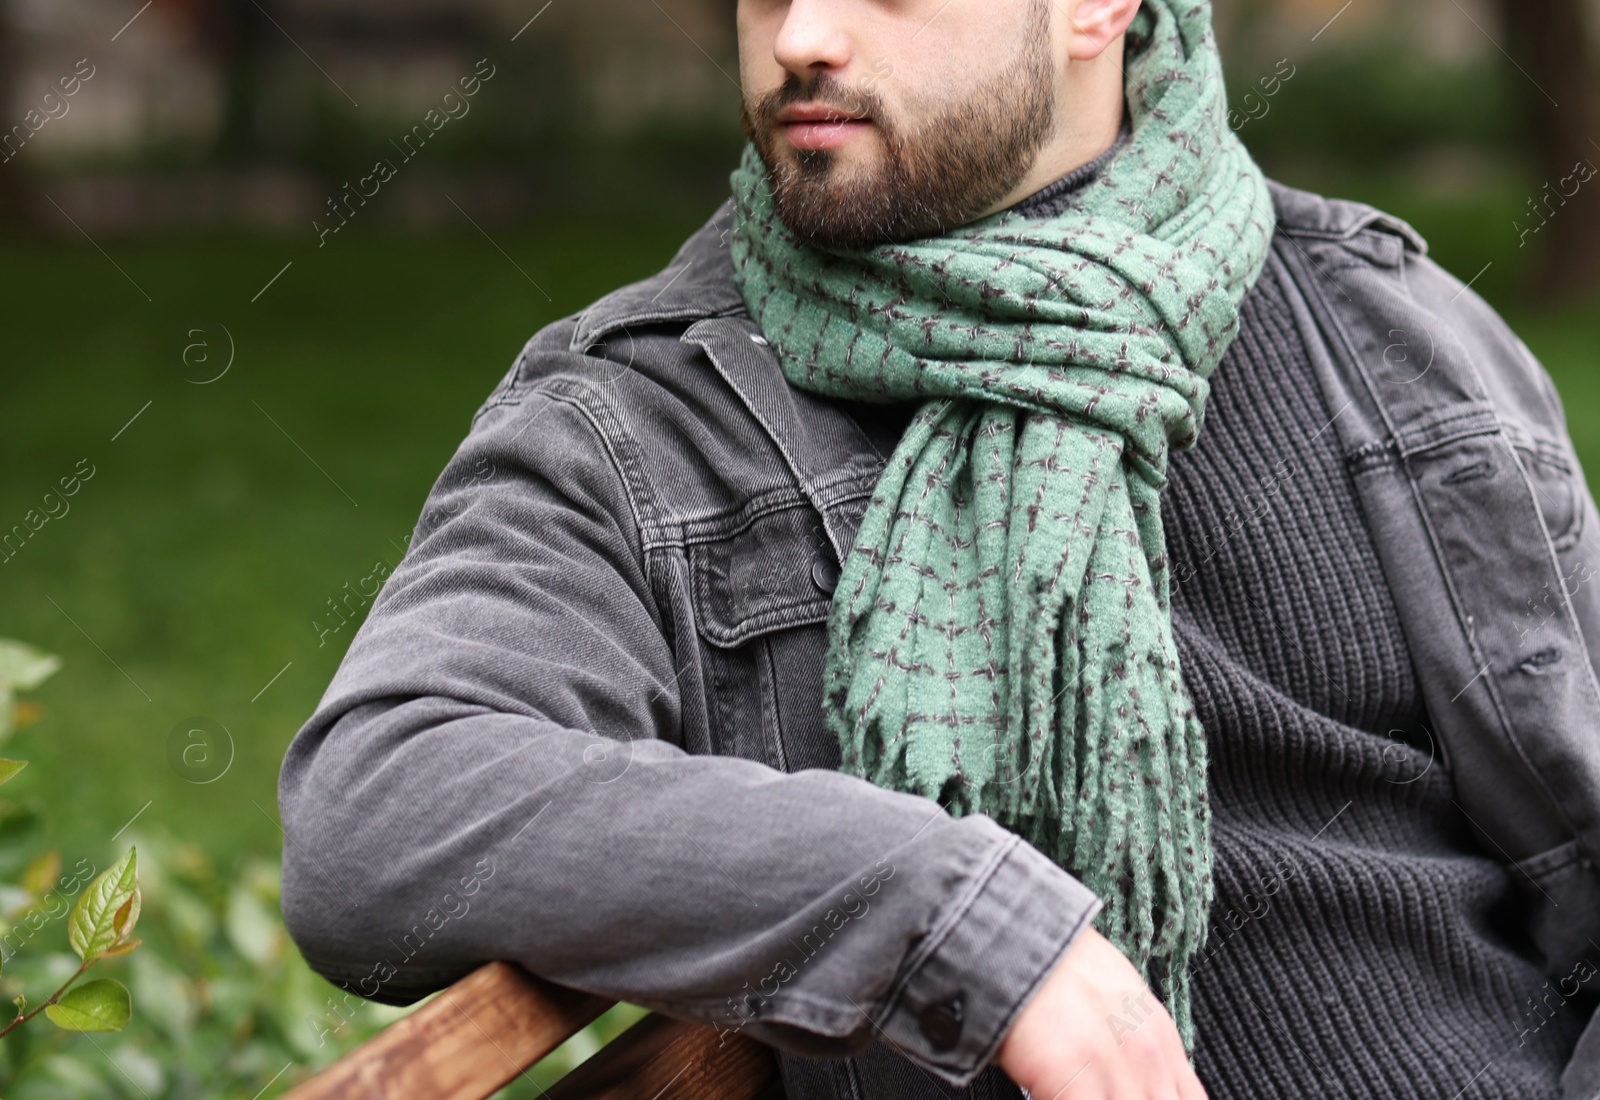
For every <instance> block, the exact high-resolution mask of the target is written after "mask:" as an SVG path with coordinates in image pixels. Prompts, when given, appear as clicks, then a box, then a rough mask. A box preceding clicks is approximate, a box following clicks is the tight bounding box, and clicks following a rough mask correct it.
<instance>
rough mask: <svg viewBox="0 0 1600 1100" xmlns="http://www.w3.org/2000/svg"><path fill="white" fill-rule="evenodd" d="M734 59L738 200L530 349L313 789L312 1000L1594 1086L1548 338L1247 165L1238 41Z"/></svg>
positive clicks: (1196, 20) (1583, 712)
mask: <svg viewBox="0 0 1600 1100" xmlns="http://www.w3.org/2000/svg"><path fill="white" fill-rule="evenodd" d="M738 28H739V41H740V52H741V71H742V75H743V86H744V94H745V102H744V107H745V109H744V125H745V129H746V132H747V133H748V134H749V136H750V138H751V146H750V147H749V149H747V151H746V155H745V157H744V159H743V161H742V163H741V164H740V166H739V168H738V170H737V171H735V173H734V174H733V178H732V183H733V189H734V197H733V199H732V200H730V202H728V203H726V204H724V206H723V207H722V209H720V210H719V211H718V212H717V213H716V214H715V215H714V216H713V217H712V219H711V220H710V221H709V222H708V223H707V224H706V226H705V227H704V228H703V229H702V230H700V231H699V232H698V233H697V234H696V235H695V236H694V237H693V238H691V239H690V241H689V242H687V243H686V244H685V245H684V247H683V249H682V250H680V252H679V254H678V256H677V257H675V258H674V260H673V262H672V263H671V264H670V265H669V266H668V267H667V268H666V269H665V270H664V271H663V272H661V274H660V275H658V276H655V277H653V278H651V279H648V280H645V281H644V282H642V283H639V284H635V285H634V286H631V287H626V288H623V289H621V290H619V291H617V292H616V293H614V294H612V295H609V296H607V297H606V298H604V299H602V300H601V301H599V302H597V303H595V304H594V305H592V306H591V307H590V308H589V309H587V310H585V311H583V312H582V313H581V314H575V315H573V316H571V317H568V318H564V319H563V320H561V321H559V322H557V323H555V324H553V325H551V326H549V327H547V328H546V329H544V330H543V331H541V332H540V333H538V334H537V335H536V336H534V338H533V339H532V340H531V341H530V342H529V343H528V345H527V347H526V348H524V350H523V352H522V354H521V355H520V356H519V357H518V359H517V361H516V363H515V364H514V365H513V367H512V369H511V371H510V372H509V373H508V374H507V376H506V378H505V380H504V381H503V382H502V384H501V385H500V386H499V388H498V389H496V391H495V392H494V394H493V395H491V397H490V398H489V400H488V401H487V402H486V403H485V404H484V406H483V407H482V408H481V409H480V410H479V412H478V414H477V416H476V418H475V419H474V422H473V427H472V431H471V432H470V434H469V435H468V436H467V439H466V441H465V442H464V443H463V444H462V447H461V449H460V450H459V452H458V453H457V455H456V457H455V458H454V459H453V460H452V461H451V463H450V465H449V466H448V467H447V469H446V470H445V472H444V474H443V476H442V477H441V478H440V480H439V482H438V484H437V485H436V486H435V488H434V490H433V493H432V495H431V497H430V499H429V501H428V505H427V507H426V508H425V510H424V514H423V518H422V521H421V523H420V524H419V527H418V530H417V533H416V535H415V537H414V540H413V542H412V544H411V547H410V549H409V552H408V554H407V557H406V560H405V561H404V562H403V563H402V565H401V566H400V568H399V569H397V570H396V572H395V574H394V575H393V577H392V578H391V579H390V580H389V582H388V584H387V586H386V588H385V590H384V592H383V594H382V596H381V597H380V599H379V600H378V601H377V602H376V604H375V605H374V608H373V611H372V613H371V616H370V617H369V619H368V620H367V622H366V623H365V624H364V625H363V627H362V628H361V631H360V632H359V634H358V635H357V637H356V638H355V640H354V641H353V643H352V645H351V648H350V651H349V653H348V655H347V656H346V658H345V661H344V664H343V666H342V667H341V669H340V670H339V673H338V675H337V676H336V677H335V680H334V682H333V684H332V685H331V686H330V688H329V689H328V692H327V695H326V696H325V697H324V699H323V701H322V703H321V705H320V706H319V708H318V710H317V712H316V714H315V715H313V717H312V718H311V720H310V721H309V722H308V723H307V724H306V726H305V728H304V729H303V730H302V731H301V732H300V734H299V735H298V737H297V738H296V740H295V742H294V744H293V745H292V746H291V748H290V750H289V754H288V757H287V760H286V762H285V765H284V770H283V775H282V781H281V790H280V801H281V804H282V808H283V814H284V824H285V830H286V837H287V840H286V845H285V851H284V858H285V871H284V912H285V916H286V918H287V920H288V922H289V926H290V929H291V931H292V932H293V934H294V936H295V938H296V940H297V942H298V943H299V944H300V946H301V947H302V949H303V950H304V952H305V955H306V957H307V959H308V961H309V962H310V963H311V965H312V966H313V967H315V968H316V969H317V970H318V971H319V972H321V973H323V974H324V975H326V976H328V977H329V978H330V979H332V980H335V981H338V982H340V983H341V984H343V985H345V986H346V988H348V989H350V990H352V991H353V992H355V993H357V994H359V995H361V996H365V997H370V998H373V999H376V1000H380V1001H386V1002H388V1003H409V1002H410V1001H412V1000H414V999H416V998H417V997H418V996H420V995H422V994H424V993H426V992H428V991H431V990H433V989H437V988H439V987H441V986H442V985H444V984H446V983H447V982H449V981H450V980H453V979H454V978H457V977H459V976H461V975H462V974H463V973H465V972H466V971H467V970H469V969H471V968H472V967H473V966H474V965H476V964H479V963H481V962H484V961H486V960H489V959H493V958H505V959H512V960H515V961H517V962H520V963H522V964H523V965H524V966H526V967H527V968H528V969H529V970H531V971H533V972H534V973H537V974H540V975H542V976H544V977H547V978H549V979H550V980H553V981H556V982H559V983H562V984H565V985H569V986H573V987H577V988H582V989H586V990H591V991H593V992H596V993H602V994H605V995H607V996H612V997H617V998H623V999H627V1000H629V1001H632V1002H635V1003H638V1004H642V1005H645V1006H648V1007H651V1008H654V1009H657V1010H659V1011H662V1012H666V1013H670V1014H672V1015H676V1016H680V1017H684V1018H690V1019H697V1020H702V1021H705V1022H707V1023H711V1024H714V1025H716V1026H717V1027H719V1028H721V1029H723V1030H724V1031H725V1032H735V1031H738V1032H742V1033H744V1034H746V1035H749V1036H752V1037H755V1038H757V1039H760V1040H762V1041H764V1042H768V1043H770V1044H771V1045H773V1046H775V1047H777V1048H778V1050H779V1052H780V1062H781V1066H782V1071H783V1082H784V1087H785V1090H786V1092H787V1093H788V1094H789V1095H790V1096H792V1097H795V1098H796V1100H835V1098H840V1100H842V1098H846V1097H848V1098H852V1100H900V1098H903V1097H906V1098H909V1097H917V1098H923V1097H927V1098H930V1100H931V1098H934V1097H938V1096H941V1095H969V1096H972V1097H981V1098H983V1100H1003V1098H1011V1097H1016V1096H1018V1095H1019V1089H1026V1090H1027V1091H1028V1093H1029V1094H1030V1095H1031V1096H1033V1097H1036V1098H1040V1100H1057V1098H1058V1097H1067V1098H1079V1097H1184V1098H1191V1097H1200V1096H1205V1095H1209V1096H1211V1097H1245V1096H1322V1095H1329V1094H1332V1095H1348V1096H1384V1097H1395V1096H1404V1097H1410V1096H1416V1097H1435V1096H1441V1097H1452V1096H1519V1097H1534V1096H1545V1097H1556V1096H1562V1095H1565V1096H1567V1097H1593V1096H1595V1095H1600V1073H1597V1071H1596V1065H1597V1062H1600V1055H1597V1053H1596V1049H1595V1048H1596V1047H1597V1046H1600V1036H1597V1035H1596V1033H1595V1031H1594V1029H1590V1031H1589V1032H1587V1033H1586V1032H1585V1028H1586V1026H1587V1025H1588V1023H1589V1020H1590V1018H1591V1016H1592V1015H1593V1009H1594V1006H1595V1002H1596V999H1597V995H1596V991H1597V990H1600V982H1594V981H1592V978H1593V977H1594V976H1595V974H1596V973H1600V970H1597V969H1596V967H1597V966H1600V944H1596V943H1595V942H1594V941H1595V939H1600V929H1596V928H1595V927H1594V924H1595V922H1596V920H1597V914H1600V905H1597V904H1596V900H1597V898H1600V892H1597V889H1596V882H1595V876H1594V873H1593V871H1592V868H1591V861H1592V860H1593V858H1594V857H1595V856H1596V855H1597V854H1600V800H1597V797H1596V796H1597V793H1600V752H1597V746H1596V739H1595V737H1594V734H1593V723H1594V719H1595V716H1596V715H1597V714H1600V689H1597V687H1596V677H1595V657H1596V655H1595V654H1594V653H1592V652H1590V650H1589V649H1588V647H1586V646H1585V644H1584V637H1585V635H1587V636H1589V637H1594V636H1595V632H1596V631H1597V630H1600V598H1597V597H1596V594H1595V593H1596V586H1594V585H1590V584H1585V583H1584V582H1585V581H1587V580H1588V579H1589V575H1590V573H1591V572H1592V571H1591V570H1590V569H1589V566H1588V565H1587V558H1586V555H1588V554H1589V553H1590V548H1591V547H1592V542H1591V539H1592V537H1593V535H1594V516H1595V508H1594V504H1593V502H1592V500H1591V498H1590V496H1589V493H1588V491H1587V489H1586V488H1585V486H1584V482H1583V479H1582V475H1581V472H1580V471H1579V469H1578V464H1577V460H1576V458H1575V456H1574V454H1573V451H1572V447H1571V444H1570V441H1569V440H1568V438H1567V435H1566V431H1565V428H1564V424H1563V420H1562V414H1561V411H1560V406H1559V403H1558V401H1557V399H1556V396H1555V393H1554V390H1553V388H1552V387H1551V386H1550V384H1549V381H1548V378H1547V377H1546V376H1545V375H1544V373H1543V371H1542V369H1541V368H1540V367H1539V366H1538V364H1537V363H1536V362H1535V361H1534V360H1533V358H1532V356H1531V355H1530V354H1529V353H1528V351H1527V349H1526V348H1525V347H1524V346H1523V345H1522V344H1521V343H1520V341H1518V340H1517V339H1516V337H1515V336H1514V335H1512V334H1511V333H1510V332H1509V331H1508V330H1507V329H1506V328H1505V326H1504V324H1503V323H1502V322H1501V321H1500V320H1499V318H1498V317H1496V316H1495V315H1494V314H1493V312H1492V311H1491V310H1489V308H1488V307H1487V306H1486V305H1484V304H1483V303H1482V301H1481V300H1480V299H1478V298H1477V297H1476V296H1475V295H1473V294H1472V293H1471V291H1470V290H1469V289H1467V288H1465V287H1463V286H1462V285H1461V284H1460V283H1459V282H1458V281H1457V280H1455V279H1454V278H1452V277H1451V276H1449V275H1448V274H1446V273H1445V272H1443V271H1442V270H1441V269H1439V268H1438V267H1437V266H1436V265H1434V264H1433V263H1432V262H1431V261H1429V260H1428V259H1427V257H1426V255H1425V242H1424V241H1423V240H1422V239H1421V238H1420V237H1418V236H1417V234H1416V233H1415V231H1414V230H1412V229H1411V228H1410V227H1409V226H1407V225H1405V224H1404V223H1403V222H1400V221H1398V220H1397V219H1394V218H1392V217H1389V216H1388V215H1384V214H1382V213H1380V212H1378V211H1375V210H1372V209H1371V208H1369V207H1363V206H1359V205H1357V204H1353V203H1346V202H1340V201H1337V200H1327V199H1322V198H1320V197H1318V196H1315V195H1311V194H1308V193H1306V192H1301V191H1295V190H1292V189H1289V188H1285V187H1281V186H1279V185H1277V184H1269V183H1268V182H1267V181H1266V180H1265V179H1264V178H1263V177H1262V176H1261V174H1260V171H1259V169H1257V168H1256V166H1255V165H1254V163H1253V162H1252V161H1251V160H1250V158H1249V157H1248V155H1247V154H1246V153H1245V152H1244V150H1243V148H1242V146H1240V145H1239V143H1238V142H1237V139H1236V138H1235V137H1234V135H1233V134H1232V132H1231V131H1230V130H1229V129H1228V127H1227V126H1226V125H1225V119H1226V104H1225V101H1224V96H1223V91H1222V86H1221V73H1220V66H1219V62H1218V59H1217V55H1216V49H1215V44H1214V40H1213V38H1212V34H1211V28H1210V12H1209V8H1208V6H1207V5H1206V4H1204V3H1194V4H1187V3H1183V2H1180V0H1145V2H1144V3H1143V4H1142V5H1141V4H1140V3H1139V0H1076V2H1073V0H1063V2H1060V3H1049V2H1046V0H1037V2H1036V0H1004V2H1002V3H999V4H985V5H979V4H974V3H961V4H948V3H945V2H943V0H905V2H903V3H896V4H879V3H867V2H864V0H741V2H740V4H739V7H738ZM1580 1035H1584V1036H1585V1038H1584V1039H1583V1040H1582V1041H1580ZM1563 1089H1565V1092H1563Z"/></svg>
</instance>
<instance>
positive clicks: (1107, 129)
mask: <svg viewBox="0 0 1600 1100" xmlns="http://www.w3.org/2000/svg"><path fill="white" fill-rule="evenodd" d="M1122 53H1123V40H1122V39H1121V38H1118V39H1117V40H1116V41H1115V42H1113V43H1112V44H1111V45H1109V46H1107V47H1106V49H1105V50H1104V51H1103V52H1102V53H1101V54H1100V55H1099V56H1098V57H1096V58H1094V59H1093V60H1085V61H1071V62H1069V63H1068V66H1067V70H1066V72H1065V74H1064V75H1063V77H1062V80H1061V81H1060V83H1059V85H1058V87H1057V91H1056V119H1057V123H1056V130H1055V133H1054V134H1053V135H1051V138H1050V140H1049V141H1047V142H1046V143H1045V144H1044V146H1043V147H1042V148H1041V149H1040V150H1039V155H1038V156H1037V157H1035V158H1034V162H1033V167H1032V168H1030V169H1029V170H1028V174H1027V175H1026V176H1024V177H1023V178H1022V180H1021V182H1019V183H1018V184H1017V186H1016V187H1014V188H1012V189H1011V191H1010V192H1008V193H1007V194H1006V195H1005V196H1004V197H1003V198H1001V199H1000V200H999V201H998V202H996V203H995V204H994V205H993V206H991V207H989V208H988V209H987V210H985V211H984V212H983V213H982V214H980V215H978V216H979V217H987V216H988V215H990V214H993V213H995V212H997V211H1000V210H1004V209H1006V208H1007V207H1009V206H1014V205H1016V204H1017V203H1018V202H1020V201H1021V200H1023V199H1025V198H1027V197H1028V196H1029V195H1032V194H1033V193H1034V192H1036V191H1038V190H1040V189H1041V188H1043V187H1044V186H1045V185H1047V184H1049V183H1052V182H1054V181H1055V180H1058V179H1060V178H1061V177H1062V176H1065V175H1066V174H1067V173H1068V172H1071V171H1073V170H1075V169H1078V168H1082V167H1083V166H1084V165H1085V164H1088V163H1089V162H1090V161H1092V160H1094V159H1095V158H1096V157H1098V156H1099V155H1100V154H1102V153H1104V152H1105V151H1106V150H1107V149H1109V148H1111V146H1112V145H1113V144H1115V143H1116V140H1117V136H1118V134H1119V133H1120V132H1121V130H1122V116H1123V111H1124V100H1123V91H1122V82H1123V76H1122Z"/></svg>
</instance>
